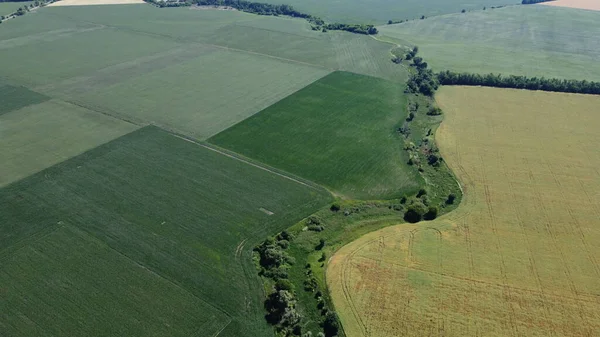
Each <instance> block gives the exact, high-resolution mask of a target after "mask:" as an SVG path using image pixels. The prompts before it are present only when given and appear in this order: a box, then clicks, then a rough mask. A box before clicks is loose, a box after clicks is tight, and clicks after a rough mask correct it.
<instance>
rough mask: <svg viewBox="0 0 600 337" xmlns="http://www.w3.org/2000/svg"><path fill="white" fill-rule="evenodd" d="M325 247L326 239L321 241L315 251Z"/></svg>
mask: <svg viewBox="0 0 600 337" xmlns="http://www.w3.org/2000/svg"><path fill="white" fill-rule="evenodd" d="M323 247H325V239H319V244H318V245H317V246H316V247H315V250H321V249H323Z"/></svg>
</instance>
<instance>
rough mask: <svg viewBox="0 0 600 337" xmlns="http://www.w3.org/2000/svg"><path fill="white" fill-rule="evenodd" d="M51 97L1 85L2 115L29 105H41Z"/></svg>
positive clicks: (23, 88)
mask: <svg viewBox="0 0 600 337" xmlns="http://www.w3.org/2000/svg"><path fill="white" fill-rule="evenodd" d="M49 99H50V97H48V96H45V95H42V94H40V93H37V92H35V91H31V90H29V89H27V88H25V87H16V86H12V85H3V84H0V102H2V103H1V104H0V115H2V114H5V113H7V112H10V111H13V110H18V109H21V108H24V107H26V106H28V105H33V104H39V103H42V102H45V101H47V100H49Z"/></svg>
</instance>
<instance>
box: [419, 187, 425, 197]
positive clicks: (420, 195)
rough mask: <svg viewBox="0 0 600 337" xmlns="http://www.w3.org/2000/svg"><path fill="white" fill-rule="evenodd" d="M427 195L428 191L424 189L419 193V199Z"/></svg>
mask: <svg viewBox="0 0 600 337" xmlns="http://www.w3.org/2000/svg"><path fill="white" fill-rule="evenodd" d="M426 194H427V191H426V190H425V189H424V188H422V189H420V190H419V193H417V198H420V197H422V196H424V195H426Z"/></svg>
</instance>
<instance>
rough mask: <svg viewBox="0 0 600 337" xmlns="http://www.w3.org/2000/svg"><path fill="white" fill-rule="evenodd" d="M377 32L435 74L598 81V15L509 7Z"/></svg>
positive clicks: (421, 21)
mask: <svg viewBox="0 0 600 337" xmlns="http://www.w3.org/2000/svg"><path fill="white" fill-rule="evenodd" d="M378 28H379V30H380V34H381V35H384V36H389V37H392V38H396V39H399V40H404V41H408V43H409V44H415V45H418V46H419V53H420V54H422V56H423V57H424V58H425V59H426V60H427V62H428V63H429V65H430V66H432V67H433V68H434V69H435V70H436V71H440V70H454V71H465V72H471V73H473V72H476V73H483V74H488V73H490V72H494V73H502V74H506V75H509V74H513V75H527V76H537V77H542V76H543V77H546V78H548V77H559V78H566V79H588V80H596V81H598V80H600V68H599V67H595V66H594V65H595V64H597V63H598V62H600V41H599V40H598V38H597V36H599V35H600V12H593V11H584V10H577V9H568V8H555V7H549V6H514V7H507V8H501V9H493V10H490V9H488V10H485V11H477V12H470V13H465V14H460V13H459V14H453V15H445V16H440V17H434V18H428V19H426V20H417V21H411V22H407V23H403V24H398V25H389V26H381V27H378ZM492 60H493V61H492Z"/></svg>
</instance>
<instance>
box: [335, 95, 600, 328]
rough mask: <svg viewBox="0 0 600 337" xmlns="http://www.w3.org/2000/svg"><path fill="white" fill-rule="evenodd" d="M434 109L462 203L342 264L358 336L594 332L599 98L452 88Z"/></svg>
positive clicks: (357, 247) (370, 241) (348, 320)
mask: <svg viewBox="0 0 600 337" xmlns="http://www.w3.org/2000/svg"><path fill="white" fill-rule="evenodd" d="M437 100H438V102H439V104H440V106H441V107H442V108H443V109H444V111H445V112H446V119H445V120H444V122H443V123H442V125H441V128H440V129H439V131H438V135H437V140H438V143H439V146H440V148H441V151H442V153H443V154H444V156H445V158H446V160H447V161H448V164H449V165H450V167H451V168H452V169H453V170H454V171H455V172H456V174H457V176H458V178H459V180H460V181H461V183H462V185H463V188H464V190H465V196H464V198H465V199H464V201H463V203H462V204H461V205H460V206H459V208H458V209H457V211H455V212H453V213H450V214H448V215H447V216H445V217H442V218H440V219H438V220H435V221H433V222H429V223H425V224H417V225H399V226H394V227H389V228H386V229H383V230H381V231H378V232H374V233H370V234H367V235H365V236H364V237H362V238H360V239H359V240H357V241H355V242H353V243H351V244H349V245H347V246H345V247H344V248H342V249H341V250H340V251H339V252H338V253H337V254H336V255H335V256H334V257H333V259H332V261H331V263H330V265H329V269H328V284H329V286H330V289H331V291H332V295H333V297H334V301H335V303H336V307H337V309H338V312H339V314H340V317H341V319H342V323H343V326H344V329H345V332H346V334H347V336H400V335H402V336H422V335H423V333H424V332H425V333H426V334H432V335H445V336H478V335H486V336H513V335H522V336H552V335H557V336H597V335H598V331H600V318H599V317H598V315H597V313H598V310H599V309H600V302H598V299H597V297H598V295H599V294H600V287H599V283H598V282H597V280H598V276H599V275H600V274H599V273H600V269H599V266H598V261H600V251H598V249H597V246H596V245H595V242H597V241H598V240H599V239H600V231H599V230H598V219H599V215H600V208H598V205H600V194H598V191H599V190H600V185H599V182H600V173H599V171H598V168H597V166H598V164H599V163H600V156H599V155H598V152H597V151H596V150H595V146H596V144H598V142H599V141H600V138H599V136H598V133H597V132H596V128H597V126H598V122H599V120H598V118H599V117H598V114H597V105H598V104H599V103H600V99H599V98H598V97H597V96H592V97H590V96H581V95H571V94H556V93H541V92H527V91H518V90H508V89H506V90H505V89H492V88H468V87H448V88H443V89H442V90H441V91H440V92H438V94H437ZM540 120H543V121H544V123H539V121H540ZM375 303H377V305H374V304H375Z"/></svg>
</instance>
